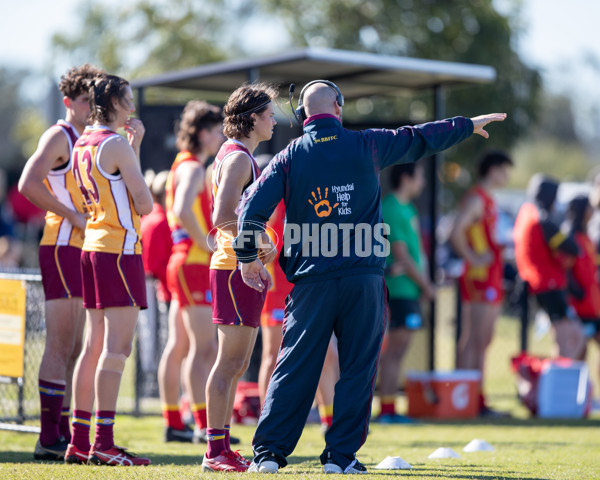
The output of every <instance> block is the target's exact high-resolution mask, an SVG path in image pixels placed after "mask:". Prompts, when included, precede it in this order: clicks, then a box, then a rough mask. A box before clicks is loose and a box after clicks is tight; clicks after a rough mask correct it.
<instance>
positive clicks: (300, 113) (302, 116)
mask: <svg viewBox="0 0 600 480" xmlns="http://www.w3.org/2000/svg"><path fill="white" fill-rule="evenodd" d="M315 83H324V84H325V85H329V86H330V87H331V88H333V89H334V90H335V95H336V96H335V101H336V102H337V104H338V105H339V106H340V107H343V106H344V96H343V95H342V92H341V91H340V89H339V88H338V87H337V85H336V84H335V83H333V82H330V81H329V80H313V81H312V82H308V83H307V84H306V85H304V88H303V89H302V91H301V92H300V97H299V98H298V107H297V108H296V110H295V111H294V108H293V107H292V112H294V116H295V117H296V120H298V123H302V122H303V121H304V120H306V112H305V111H304V104H303V98H304V92H305V91H306V89H307V88H308V87H310V86H311V85H314V84H315ZM295 88H296V86H295V85H294V84H292V85H290V106H291V104H292V103H291V99H292V95H293V94H294V89H295Z"/></svg>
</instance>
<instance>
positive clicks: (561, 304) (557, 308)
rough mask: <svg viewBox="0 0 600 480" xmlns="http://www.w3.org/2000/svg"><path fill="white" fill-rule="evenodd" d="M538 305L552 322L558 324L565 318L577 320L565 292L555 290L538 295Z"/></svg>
mask: <svg viewBox="0 0 600 480" xmlns="http://www.w3.org/2000/svg"><path fill="white" fill-rule="evenodd" d="M536 298H537V302H538V305H539V306H540V308H541V309H542V310H544V312H546V313H547V314H548V317H550V321H551V322H558V321H559V320H562V319H563V318H575V315H574V313H573V310H572V308H571V307H570V306H569V304H568V303H567V292H566V291H565V290H553V291H550V292H542V293H538V294H536Z"/></svg>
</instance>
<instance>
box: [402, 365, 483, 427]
mask: <svg viewBox="0 0 600 480" xmlns="http://www.w3.org/2000/svg"><path fill="white" fill-rule="evenodd" d="M480 390H481V374H480V373H479V371H477V370H454V371H450V372H407V373H406V386H405V391H406V395H407V397H408V416H409V417H431V418H473V417H476V416H477V415H478V414H479V393H480Z"/></svg>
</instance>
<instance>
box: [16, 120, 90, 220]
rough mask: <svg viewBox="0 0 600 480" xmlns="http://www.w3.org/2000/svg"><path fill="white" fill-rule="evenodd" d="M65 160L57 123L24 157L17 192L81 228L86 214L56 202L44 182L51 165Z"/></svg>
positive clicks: (64, 142) (66, 147) (66, 152)
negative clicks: (24, 160) (29, 154)
mask: <svg viewBox="0 0 600 480" xmlns="http://www.w3.org/2000/svg"><path fill="white" fill-rule="evenodd" d="M68 161H69V143H68V140H67V137H66V136H65V134H64V133H63V132H62V130H61V129H60V128H59V127H55V128H50V129H48V130H47V131H46V132H45V133H44V134H43V135H42V137H41V138H40V141H39V143H38V147H37V149H36V151H35V152H34V154H33V155H32V156H31V158H29V160H28V161H27V163H26V165H25V168H24V169H23V173H22V174H21V178H20V179H19V192H21V193H22V194H23V195H25V196H26V197H27V198H28V199H29V200H30V201H31V202H32V203H34V204H35V205H36V206H38V207H39V208H41V209H43V210H49V211H51V212H54V213H55V214H57V215H59V216H61V217H63V218H66V219H67V220H68V221H69V222H71V224H73V226H75V227H76V228H78V229H80V230H81V232H83V231H84V230H85V224H86V214H83V213H79V212H77V211H75V210H71V209H70V208H69V207H67V206H66V205H64V204H63V203H61V202H59V201H58V200H57V199H56V197H55V196H54V195H52V194H51V193H50V192H49V190H48V189H47V188H46V185H45V184H44V179H45V178H46V176H47V175H48V172H50V170H52V169H53V168H56V167H59V166H61V165H63V164H64V163H66V162H68Z"/></svg>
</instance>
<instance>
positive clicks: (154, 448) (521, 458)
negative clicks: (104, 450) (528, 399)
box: [0, 417, 600, 480]
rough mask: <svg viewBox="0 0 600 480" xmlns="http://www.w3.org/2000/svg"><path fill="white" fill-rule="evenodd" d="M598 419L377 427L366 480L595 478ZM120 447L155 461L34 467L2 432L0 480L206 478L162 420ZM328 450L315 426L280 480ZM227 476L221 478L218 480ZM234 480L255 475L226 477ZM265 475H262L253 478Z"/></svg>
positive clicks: (138, 423) (315, 470)
mask: <svg viewBox="0 0 600 480" xmlns="http://www.w3.org/2000/svg"><path fill="white" fill-rule="evenodd" d="M599 427H600V420H599V419H589V420H586V421H573V422H567V421H564V422H549V421H540V420H521V419H515V420H510V421H506V422H502V423H500V422H498V423H482V422H479V421H472V422H471V421H468V422H453V423H427V422H424V423H419V424H413V425H398V426H395V425H394V426H392V425H375V424H371V433H370V435H369V437H368V439H367V443H366V444H365V446H363V448H362V449H361V450H360V452H359V455H358V457H359V459H360V460H361V461H362V462H363V463H365V464H366V465H367V467H371V468H369V473H368V475H367V476H365V477H362V478H372V479H379V478H388V477H389V478H392V477H396V476H398V475H401V476H403V477H405V478H410V479H412V480H430V479H436V478H448V479H461V480H462V479H485V480H488V479H489V480H491V479H501V478H502V479H504V478H506V479H508V478H510V479H532V480H541V479H564V480H574V479H594V478H598V477H599V474H600V435H599V434H598V428H599ZM253 430H254V429H253V427H250V426H240V427H238V426H235V427H234V433H235V434H236V435H239V436H240V437H241V438H242V445H241V451H242V453H243V454H246V455H248V454H249V453H250V440H251V437H252V433H253ZM116 432H117V433H116V440H117V442H118V443H122V444H124V445H127V446H128V447H130V448H131V449H132V450H133V451H135V452H139V453H143V454H144V455H148V456H149V457H150V458H151V459H152V461H153V465H152V466H149V467H91V466H83V465H63V464H46V463H40V462H35V461H33V460H32V458H33V457H32V451H33V446H34V444H35V441H36V436H35V435H31V434H18V433H8V432H2V433H0V478H2V479H6V480H8V479H11V480H12V479H14V480H21V479H36V480H41V479H44V480H45V479H68V480H87V479H161V480H162V479H173V480H179V479H193V478H201V477H205V476H206V477H210V476H211V475H217V474H203V473H202V471H201V468H200V463H201V461H202V455H203V453H204V449H203V447H202V446H197V445H191V444H173V443H169V444H164V443H162V440H161V433H162V420H161V419H160V418H158V417H148V418H143V419H136V418H133V417H119V418H118V419H117V425H116ZM474 438H482V439H485V440H487V441H488V442H489V443H491V444H492V445H493V446H494V447H495V448H496V450H495V451H494V452H477V453H464V452H463V451H462V448H463V447H464V446H465V445H466V444H467V443H468V442H469V441H471V440H472V439H474ZM323 446H324V440H323V437H322V435H321V433H320V429H319V427H318V426H316V425H309V426H307V428H306V429H305V431H304V435H303V436H302V439H301V440H300V443H299V445H298V447H297V449H296V451H295V452H294V454H293V455H292V456H291V457H290V458H289V461H290V465H288V467H286V468H285V469H282V470H281V471H280V474H281V475H293V476H295V477H297V478H307V479H317V478H323V477H325V475H323V474H322V473H321V466H320V463H319V462H318V455H319V454H320V453H321V450H322V448H323ZM438 447H450V448H452V449H454V450H455V451H456V452H457V453H459V454H460V456H461V458H459V459H447V460H429V459H428V458H427V457H428V455H429V454H430V453H432V452H433V451H434V450H435V449H437V448H438ZM386 456H400V457H402V458H403V459H404V460H405V461H407V462H409V463H410V464H411V465H412V466H413V468H412V470H395V471H382V470H375V469H374V468H372V467H374V466H375V465H376V464H377V463H379V462H380V461H381V460H383V459H384V458H385V457H386ZM219 475H222V474H219ZM225 475H226V476H228V477H231V476H239V475H251V474H225ZM253 475H255V476H258V474H253Z"/></svg>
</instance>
